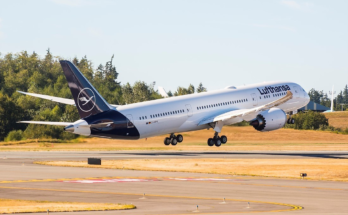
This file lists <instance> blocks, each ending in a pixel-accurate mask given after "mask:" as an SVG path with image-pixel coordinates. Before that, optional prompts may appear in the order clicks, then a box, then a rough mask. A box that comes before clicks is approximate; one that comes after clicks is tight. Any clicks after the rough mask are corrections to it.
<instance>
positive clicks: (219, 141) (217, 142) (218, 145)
mask: <svg viewBox="0 0 348 215" xmlns="http://www.w3.org/2000/svg"><path fill="white" fill-rule="evenodd" d="M214 142H215V146H216V147H220V146H221V139H220V138H217V139H215V140H214Z"/></svg>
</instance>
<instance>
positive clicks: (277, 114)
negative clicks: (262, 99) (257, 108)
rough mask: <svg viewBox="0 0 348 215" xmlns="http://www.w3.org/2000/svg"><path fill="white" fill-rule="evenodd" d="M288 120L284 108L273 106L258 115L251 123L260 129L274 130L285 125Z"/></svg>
mask: <svg viewBox="0 0 348 215" xmlns="http://www.w3.org/2000/svg"><path fill="white" fill-rule="evenodd" d="M286 120H287V118H286V113H285V112H284V111H283V110H282V109H279V108H271V109H269V110H266V111H262V112H261V113H260V114H259V115H257V117H256V119H255V120H253V121H251V122H250V125H252V126H253V127H254V128H255V129H256V130H258V131H273V130H277V129H279V128H282V127H284V125H285V123H286Z"/></svg>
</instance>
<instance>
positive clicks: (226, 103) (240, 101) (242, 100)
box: [197, 99, 248, 110]
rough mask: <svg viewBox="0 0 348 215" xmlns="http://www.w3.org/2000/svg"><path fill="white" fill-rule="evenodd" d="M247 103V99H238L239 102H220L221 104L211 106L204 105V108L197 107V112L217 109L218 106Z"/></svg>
mask: <svg viewBox="0 0 348 215" xmlns="http://www.w3.org/2000/svg"><path fill="white" fill-rule="evenodd" d="M247 101H248V99H240V100H235V101H229V102H222V103H217V104H211V105H204V106H199V107H197V110H201V109H206V108H213V107H219V106H224V105H231V104H237V103H244V102H247Z"/></svg>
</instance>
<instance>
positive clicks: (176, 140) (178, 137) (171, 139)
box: [164, 134, 184, 146]
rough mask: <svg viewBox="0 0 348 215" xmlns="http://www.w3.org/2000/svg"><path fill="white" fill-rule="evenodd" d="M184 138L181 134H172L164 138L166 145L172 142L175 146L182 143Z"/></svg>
mask: <svg viewBox="0 0 348 215" xmlns="http://www.w3.org/2000/svg"><path fill="white" fill-rule="evenodd" d="M183 140H184V137H183V136H182V135H181V134H178V135H176V136H175V135H174V134H170V136H169V137H166V138H164V145H166V146H169V145H170V144H172V145H173V146H175V145H176V144H178V143H181V142H182V141H183Z"/></svg>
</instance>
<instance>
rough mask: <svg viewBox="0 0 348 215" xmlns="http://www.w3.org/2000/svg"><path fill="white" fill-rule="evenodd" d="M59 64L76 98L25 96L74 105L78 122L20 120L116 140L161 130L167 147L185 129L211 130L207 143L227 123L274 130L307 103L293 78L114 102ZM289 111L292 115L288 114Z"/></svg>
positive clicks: (215, 140) (220, 139) (220, 140)
mask: <svg viewBox="0 0 348 215" xmlns="http://www.w3.org/2000/svg"><path fill="white" fill-rule="evenodd" d="M60 64H61V66H62V68H63V72H64V75H65V77H66V79H67V81H68V84H69V88H70V90H71V93H72V95H73V97H74V99H66V98H59V97H53V96H47V95H41V94H35V93H26V92H21V91H19V92H20V93H23V94H26V95H30V96H35V97H39V98H42V99H48V100H51V101H55V102H60V103H64V104H68V105H75V106H76V108H77V110H78V112H79V115H80V117H81V119H80V120H77V121H76V122H46V121H20V123H33V124H44V125H57V126H64V130H65V131H67V132H71V133H74V134H79V135H85V136H96V137H103V138H113V139H128V140H136V139H141V138H148V137H153V136H158V135H163V134H168V136H167V137H166V138H165V139H164V144H165V145H176V144H177V143H178V142H182V141H183V136H182V135H181V134H180V133H181V132H187V131H195V130H201V129H213V130H214V135H212V138H209V139H208V140H207V143H208V145H209V146H214V145H215V146H217V147H219V146H221V144H224V143H226V142H227V137H226V136H225V135H222V136H219V133H221V129H222V127H223V126H224V125H231V124H235V123H238V122H242V121H248V122H250V124H251V125H252V126H253V127H254V128H255V129H256V130H258V131H261V132H264V131H272V130H276V129H279V128H282V127H283V126H284V125H285V123H290V124H291V123H294V119H293V118H292V117H291V116H292V115H293V114H295V113H297V110H298V109H299V108H301V107H303V106H305V105H307V104H308V102H309V96H308V94H307V93H306V91H305V90H304V89H303V88H302V87H301V86H300V85H298V84H296V83H292V82H267V83H266V82H265V83H261V84H254V85H246V86H240V87H234V86H229V87H226V88H224V89H221V90H217V91H212V92H204V93H198V94H190V95H183V96H176V97H170V98H163V99H158V100H152V101H146V102H139V103H135V104H127V105H112V104H109V103H108V102H107V101H105V99H104V98H103V97H102V96H101V95H100V94H99V93H98V91H97V90H96V89H95V88H94V87H93V86H92V84H91V83H90V82H89V81H88V80H87V79H86V78H85V77H84V76H83V74H82V73H81V72H80V71H79V69H78V68H77V67H76V66H75V65H74V64H73V63H71V62H70V61H66V60H62V61H60ZM287 115H289V117H287Z"/></svg>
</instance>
